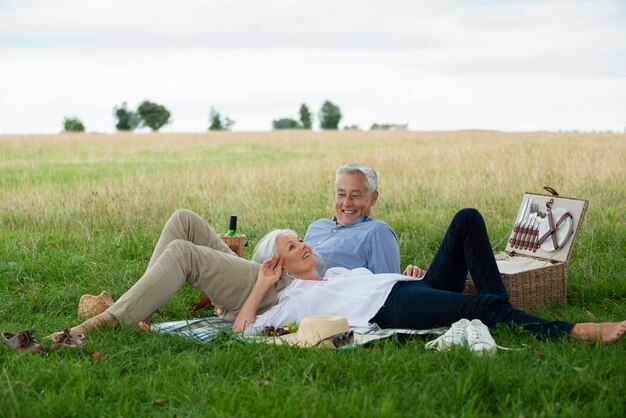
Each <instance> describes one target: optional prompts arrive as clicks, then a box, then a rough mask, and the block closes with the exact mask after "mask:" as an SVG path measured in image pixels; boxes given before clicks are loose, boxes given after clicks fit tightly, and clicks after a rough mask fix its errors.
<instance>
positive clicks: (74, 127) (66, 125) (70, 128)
mask: <svg viewBox="0 0 626 418" xmlns="http://www.w3.org/2000/svg"><path fill="white" fill-rule="evenodd" d="M63 130H64V131H65V132H85V125H83V122H81V120H80V119H78V118H76V117H74V118H68V117H67V116H66V117H65V119H64V120H63Z"/></svg>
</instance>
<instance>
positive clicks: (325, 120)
mask: <svg viewBox="0 0 626 418" xmlns="http://www.w3.org/2000/svg"><path fill="white" fill-rule="evenodd" d="M298 114H299V117H298V118H297V119H296V118H294V117H282V118H279V119H275V120H273V121H272V129H312V128H313V118H314V115H313V113H311V111H310V109H309V107H308V106H307V105H306V104H305V103H303V104H302V105H301V106H300V109H299V111H298ZM113 116H114V117H115V120H116V123H115V129H117V130H118V131H133V130H135V129H138V128H150V129H151V130H152V131H153V132H157V131H158V130H159V129H161V128H162V127H163V126H165V125H167V124H168V123H170V122H171V117H172V114H171V113H170V111H169V110H167V108H166V107H165V106H163V105H160V104H158V103H154V102H151V101H149V100H144V101H143V102H141V104H140V105H139V106H138V107H137V109H136V110H132V109H129V108H128V105H127V104H126V102H123V103H122V104H121V105H120V106H119V107H118V106H115V107H114V108H113ZM342 117H343V115H342V114H341V109H340V108H339V106H337V105H336V104H334V103H332V102H331V101H329V100H326V101H324V103H323V104H322V106H321V108H320V110H319V112H318V113H317V119H318V120H319V127H320V129H324V130H329V129H339V122H340V121H341V118H342ZM234 125H235V121H234V120H232V119H231V118H230V117H228V116H222V115H221V114H220V113H219V112H218V111H217V110H216V109H215V108H214V107H211V109H210V111H209V127H208V130H209V131H229V130H231V129H232V127H233V126H234ZM397 126H404V127H406V125H393V124H377V123H374V124H373V125H372V127H371V128H370V129H394V127H397ZM344 129H359V127H358V126H357V125H352V126H345V127H344ZM63 130H64V131H65V132H84V131H85V125H84V124H83V122H82V121H81V120H80V119H79V118H77V117H65V118H64V120H63Z"/></svg>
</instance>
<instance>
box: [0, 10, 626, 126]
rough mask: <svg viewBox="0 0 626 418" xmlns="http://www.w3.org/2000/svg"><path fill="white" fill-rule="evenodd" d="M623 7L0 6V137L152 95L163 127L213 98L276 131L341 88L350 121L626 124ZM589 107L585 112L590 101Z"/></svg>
mask: <svg viewBox="0 0 626 418" xmlns="http://www.w3.org/2000/svg"><path fill="white" fill-rule="evenodd" d="M625 17H626V3H624V2H620V1H610V0H600V1H595V2H586V1H575V0H574V1H552V0H535V1H506V2H503V1H495V0H491V1H489V0H483V1H461V0H457V1H446V2H441V1H394V2H381V1H364V0H363V1H356V0H345V1H339V2H337V1H331V0H318V1H315V2H313V1H298V2H292V1H287V0H272V1H265V2H248V1H242V0H235V1H230V2H217V1H208V2H206V1H189V0H183V1H178V2H171V1H154V0H152V1H151V0H137V1H132V2H128V1H118V0H109V1H98V2H93V1H92V2H89V1H82V0H67V1H60V2H49V1H43V0H42V1H28V0H27V1H15V0H14V1H4V2H1V3H0V132H24V131H25V130H29V131H30V132H57V131H58V130H60V128H61V122H62V117H63V116H74V115H76V116H79V117H81V118H82V119H83V121H84V122H85V124H86V125H87V128H88V129H89V130H98V131H111V130H112V129H113V125H114V122H113V116H112V108H113V106H116V105H120V104H121V103H122V102H123V101H127V102H128V104H129V106H130V107H135V106H136V105H138V104H139V102H140V101H141V100H144V99H150V100H153V101H155V102H157V103H161V104H164V105H165V106H166V107H168V109H170V110H171V111H172V114H173V117H174V123H173V124H171V125H170V126H168V127H167V128H166V130H174V131H203V130H205V129H206V127H207V126H208V111H209V108H210V106H211V105H213V106H215V107H216V108H217V109H218V110H219V111H220V112H222V113H223V114H226V115H229V116H231V117H232V118H233V119H235V120H236V121H237V124H236V125H235V129H238V130H259V129H261V130H266V129H270V127H271V120H272V119H276V118H279V117H286V116H296V114H297V110H298V107H299V105H300V104H301V103H303V102H305V103H307V104H308V105H309V106H310V107H311V109H312V110H314V111H316V110H318V109H319V107H320V106H321V103H322V102H323V101H324V100H326V99H330V100H332V101H333V102H336V103H337V104H339V105H340V106H341V107H342V111H343V113H344V115H345V118H344V121H343V122H342V125H343V124H344V122H345V124H353V123H357V124H359V125H361V126H362V127H364V128H367V127H369V125H371V123H373V122H379V123H385V122H398V123H403V122H410V126H411V128H413V129H460V128H468V127H474V128H495V129H512V130H522V129H620V130H621V129H623V127H624V126H625V125H626V121H624V120H623V119H624V117H626V116H619V115H624V114H626V91H625V86H626V45H625V43H624V39H626V25H623V22H624V20H625V19H624V18H625ZM583 110H584V111H583Z"/></svg>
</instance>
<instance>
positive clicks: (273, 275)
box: [256, 255, 283, 289]
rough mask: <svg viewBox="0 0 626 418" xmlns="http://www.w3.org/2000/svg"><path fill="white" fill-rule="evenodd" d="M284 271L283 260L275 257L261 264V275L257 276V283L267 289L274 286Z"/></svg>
mask: <svg viewBox="0 0 626 418" xmlns="http://www.w3.org/2000/svg"><path fill="white" fill-rule="evenodd" d="M282 271H283V259H282V257H280V256H278V255H273V256H271V257H270V258H268V259H267V260H265V261H264V262H263V264H261V268H260V269H259V273H258V274H257V276H256V280H257V283H259V284H260V285H262V286H263V287H264V288H265V289H269V288H270V287H272V286H274V285H275V284H276V282H278V279H279V278H280V275H281V273H282Z"/></svg>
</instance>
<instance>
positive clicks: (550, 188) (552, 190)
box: [543, 185, 559, 197]
mask: <svg viewBox="0 0 626 418" xmlns="http://www.w3.org/2000/svg"><path fill="white" fill-rule="evenodd" d="M543 188H544V189H545V191H547V192H548V193H550V194H551V195H552V196H557V197H558V195H559V194H558V192H557V191H556V190H554V189H553V188H552V187H550V186H548V185H546V186H543Z"/></svg>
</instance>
